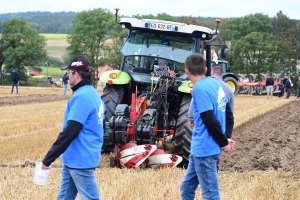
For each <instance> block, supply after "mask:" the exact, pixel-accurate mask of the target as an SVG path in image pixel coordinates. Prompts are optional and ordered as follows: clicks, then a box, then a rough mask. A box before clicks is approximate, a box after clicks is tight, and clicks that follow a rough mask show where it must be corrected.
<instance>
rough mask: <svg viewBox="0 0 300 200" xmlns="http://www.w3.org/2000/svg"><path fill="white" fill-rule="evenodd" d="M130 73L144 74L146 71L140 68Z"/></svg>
mask: <svg viewBox="0 0 300 200" xmlns="http://www.w3.org/2000/svg"><path fill="white" fill-rule="evenodd" d="M132 71H133V72H137V73H146V69H144V68H142V67H137V68H134V69H133V70H132Z"/></svg>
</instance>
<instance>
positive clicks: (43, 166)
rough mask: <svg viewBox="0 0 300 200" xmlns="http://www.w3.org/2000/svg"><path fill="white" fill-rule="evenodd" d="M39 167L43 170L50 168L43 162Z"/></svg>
mask: <svg viewBox="0 0 300 200" xmlns="http://www.w3.org/2000/svg"><path fill="white" fill-rule="evenodd" d="M41 168H42V169H44V170H45V169H51V167H47V166H46V165H44V163H42V164H41Z"/></svg>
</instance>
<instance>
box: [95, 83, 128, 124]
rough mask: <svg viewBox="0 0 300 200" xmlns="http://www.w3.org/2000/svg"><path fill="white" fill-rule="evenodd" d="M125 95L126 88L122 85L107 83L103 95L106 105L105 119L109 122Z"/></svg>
mask: <svg viewBox="0 0 300 200" xmlns="http://www.w3.org/2000/svg"><path fill="white" fill-rule="evenodd" d="M123 96H124V89H123V87H122V86H120V85H106V87H105V88H104V91H103V94H102V96H101V99H102V101H103V102H104V103H105V106H106V114H105V121H106V122H108V121H109V120H110V118H111V117H112V116H114V114H115V109H116V107H117V105H118V104H120V102H121V100H122V99H123Z"/></svg>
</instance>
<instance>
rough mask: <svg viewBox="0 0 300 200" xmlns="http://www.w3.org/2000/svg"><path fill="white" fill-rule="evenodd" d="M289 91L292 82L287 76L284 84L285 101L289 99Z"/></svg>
mask: <svg viewBox="0 0 300 200" xmlns="http://www.w3.org/2000/svg"><path fill="white" fill-rule="evenodd" d="M291 89H292V81H291V77H290V76H289V77H288V78H287V80H286V82H285V90H286V97H285V99H289V98H290V95H291Z"/></svg>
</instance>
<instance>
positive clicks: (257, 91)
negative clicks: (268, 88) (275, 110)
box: [255, 85, 264, 95]
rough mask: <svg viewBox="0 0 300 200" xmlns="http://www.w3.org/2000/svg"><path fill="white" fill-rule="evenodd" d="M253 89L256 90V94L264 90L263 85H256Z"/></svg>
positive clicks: (260, 93)
mask: <svg viewBox="0 0 300 200" xmlns="http://www.w3.org/2000/svg"><path fill="white" fill-rule="evenodd" d="M255 91H256V94H258V95H262V94H263V91H264V89H263V87H262V86H260V85H259V86H257V87H256V88H255Z"/></svg>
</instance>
